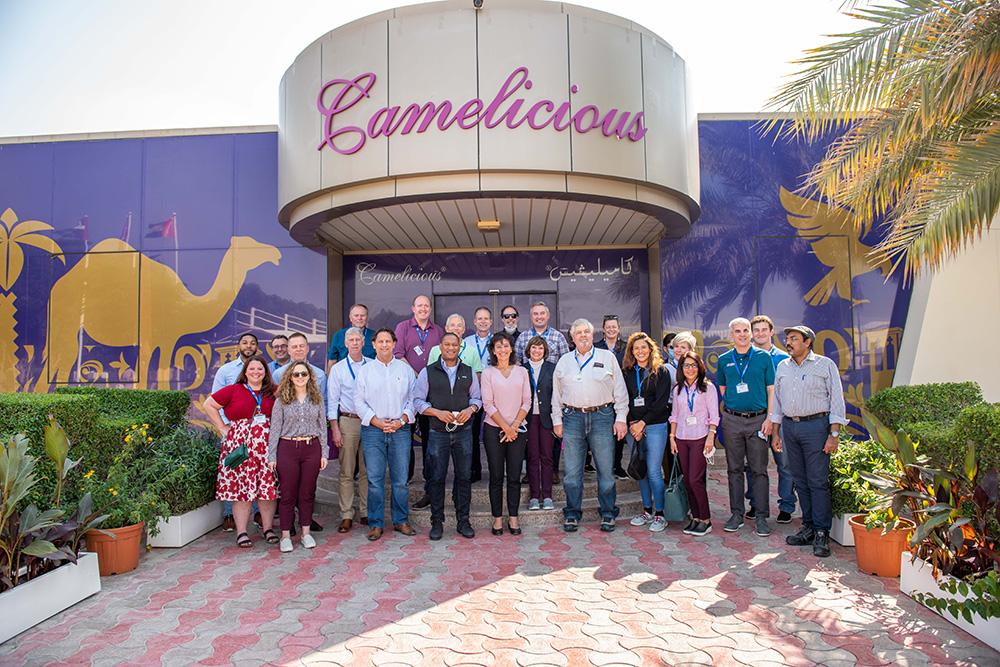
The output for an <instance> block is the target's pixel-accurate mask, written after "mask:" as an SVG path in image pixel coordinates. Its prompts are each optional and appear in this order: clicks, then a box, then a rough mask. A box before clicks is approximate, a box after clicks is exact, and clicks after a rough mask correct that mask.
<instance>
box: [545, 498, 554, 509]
mask: <svg viewBox="0 0 1000 667" xmlns="http://www.w3.org/2000/svg"><path fill="white" fill-rule="evenodd" d="M555 508H556V506H555V505H554V504H553V503H552V499H551V498H544V499H543V500H542V509H543V510H554V509H555Z"/></svg>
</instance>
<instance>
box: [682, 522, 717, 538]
mask: <svg viewBox="0 0 1000 667" xmlns="http://www.w3.org/2000/svg"><path fill="white" fill-rule="evenodd" d="M684 532H685V533H687V534H688V535H694V536H695V537H701V536H702V535H708V534H709V533H711V532H712V522H711V521H698V522H696V523H695V524H694V526H692V527H691V530H685V531H684Z"/></svg>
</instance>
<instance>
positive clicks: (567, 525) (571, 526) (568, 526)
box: [563, 519, 580, 533]
mask: <svg viewBox="0 0 1000 667" xmlns="http://www.w3.org/2000/svg"><path fill="white" fill-rule="evenodd" d="M579 528H580V522H579V521H578V520H577V519H566V520H565V521H563V531H565V532H567V533H575V532H576V531H577V530H578V529H579Z"/></svg>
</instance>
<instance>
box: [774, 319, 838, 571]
mask: <svg viewBox="0 0 1000 667" xmlns="http://www.w3.org/2000/svg"><path fill="white" fill-rule="evenodd" d="M815 340H816V334H814V333H813V330H812V329H810V328H809V327H807V326H805V325H798V326H794V327H788V328H786V329H785V348H786V349H787V350H788V353H789V354H790V355H791V358H790V359H785V360H784V361H782V362H781V363H780V364H778V370H777V372H776V374H775V380H774V405H773V407H772V410H771V414H770V421H771V423H773V424H774V436H773V441H774V445H773V446H774V449H776V450H777V451H784V452H785V455H786V456H787V459H788V463H789V467H790V468H791V470H792V478H793V479H794V485H795V491H796V493H798V494H799V505H800V506H801V507H802V529H801V530H800V531H799V532H797V533H796V534H794V535H789V536H788V537H786V538H785V543H786V544H790V545H792V546H808V545H810V544H811V545H812V548H813V555H814V556H818V557H820V558H825V557H827V556H829V555H830V525H831V524H832V522H833V513H832V511H831V503H830V455H831V454H833V453H834V452H835V451H837V445H838V442H839V438H840V428H841V427H842V426H846V424H847V409H846V407H845V406H844V388H843V385H842V384H841V381H840V369H838V368H837V364H835V363H834V362H833V360H832V359H830V358H829V357H824V356H823V355H821V354H816V353H815V352H813V349H812V346H813V342H814V341H815Z"/></svg>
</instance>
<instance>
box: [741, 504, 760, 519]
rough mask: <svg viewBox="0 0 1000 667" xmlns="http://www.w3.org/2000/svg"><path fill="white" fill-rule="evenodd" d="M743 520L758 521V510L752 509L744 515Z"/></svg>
mask: <svg viewBox="0 0 1000 667" xmlns="http://www.w3.org/2000/svg"><path fill="white" fill-rule="evenodd" d="M743 518H744V519H751V520H752V519H756V518H757V510H755V509H754V508H752V507H751V508H750V509H749V510H748V511H747V513H746V514H744V515H743Z"/></svg>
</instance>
